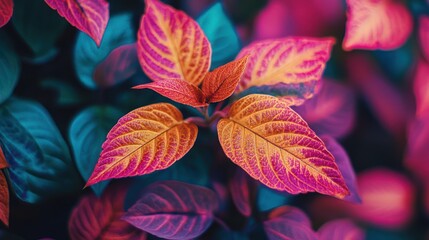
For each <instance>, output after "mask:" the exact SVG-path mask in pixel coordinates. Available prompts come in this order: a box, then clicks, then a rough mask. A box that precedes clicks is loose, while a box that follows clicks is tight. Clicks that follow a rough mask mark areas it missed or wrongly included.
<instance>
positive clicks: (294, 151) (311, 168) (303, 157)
mask: <svg viewBox="0 0 429 240" xmlns="http://www.w3.org/2000/svg"><path fill="white" fill-rule="evenodd" d="M218 134H219V140H220V143H221V145H222V148H223V150H224V152H225V153H226V155H227V156H228V157H229V158H230V159H231V160H232V161H233V162H234V163H235V164H237V165H239V166H240V167H242V168H243V169H244V170H245V171H246V172H247V173H248V174H249V175H250V176H252V177H253V178H255V179H257V180H259V181H261V182H262V183H263V184H265V185H267V186H268V187H270V188H274V189H277V190H281V191H287V192H289V193H292V194H297V193H305V192H319V193H322V194H327V195H332V196H335V197H338V198H344V197H345V196H347V195H348V194H349V191H348V189H347V187H346V185H345V183H344V179H343V177H342V176H341V173H340V171H339V170H338V167H337V165H336V164H335V161H334V157H333V156H332V155H331V154H330V153H329V152H328V150H327V149H326V147H325V145H324V144H323V142H322V141H321V140H320V139H319V138H318V137H317V136H316V134H315V133H314V132H313V131H312V130H311V129H310V128H309V127H308V125H307V123H306V122H305V121H304V120H302V118H301V117H300V116H299V115H298V114H297V113H295V112H294V111H293V110H292V109H290V108H289V107H288V105H287V104H286V103H285V102H283V101H281V100H279V99H277V98H275V97H272V96H268V95H257V94H254V95H249V96H247V97H244V98H242V99H240V100H238V101H237V102H235V103H234V104H233V105H232V107H231V109H230V110H229V113H228V116H227V118H224V119H221V120H220V121H219V123H218Z"/></svg>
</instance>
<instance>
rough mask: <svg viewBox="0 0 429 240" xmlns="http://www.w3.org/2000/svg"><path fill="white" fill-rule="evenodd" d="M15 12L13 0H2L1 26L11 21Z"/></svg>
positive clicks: (0, 11)
mask: <svg viewBox="0 0 429 240" xmlns="http://www.w3.org/2000/svg"><path fill="white" fill-rule="evenodd" d="M12 14H13V0H0V27H3V26H4V25H6V23H8V22H9V20H10V18H11V17H12Z"/></svg>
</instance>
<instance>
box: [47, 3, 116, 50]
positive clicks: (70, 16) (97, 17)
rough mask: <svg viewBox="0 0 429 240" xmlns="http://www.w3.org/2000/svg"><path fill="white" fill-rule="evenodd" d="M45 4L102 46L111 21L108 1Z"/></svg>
mask: <svg viewBox="0 0 429 240" xmlns="http://www.w3.org/2000/svg"><path fill="white" fill-rule="evenodd" d="M45 2H46V3H47V4H48V5H49V6H50V7H51V8H52V9H54V10H57V12H58V14H60V15H61V16H62V17H64V18H65V19H66V20H67V21H68V22H69V23H70V24H71V25H73V26H75V27H76V28H78V29H79V30H81V31H83V32H85V33H86V34H88V35H89V36H90V37H91V38H92V39H94V41H95V43H96V44H97V46H100V43H101V39H102V38H103V34H104V30H106V26H107V22H108V20H109V3H108V2H107V1H106V0H92V1H87V0H45Z"/></svg>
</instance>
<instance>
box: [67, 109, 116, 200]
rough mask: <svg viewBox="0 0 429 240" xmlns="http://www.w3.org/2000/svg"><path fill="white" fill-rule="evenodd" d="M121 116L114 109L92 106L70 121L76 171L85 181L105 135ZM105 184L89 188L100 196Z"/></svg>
mask: <svg viewBox="0 0 429 240" xmlns="http://www.w3.org/2000/svg"><path fill="white" fill-rule="evenodd" d="M121 116H122V114H121V112H120V111H119V110H117V109H116V108H113V107H108V106H93V107H89V108H86V109H84V110H83V111H81V112H80V113H79V114H78V115H77V116H76V117H75V118H74V119H73V120H72V122H71V124H70V129H69V137H70V143H71V147H72V150H73V153H74V157H75V162H76V166H77V169H78V170H79V172H80V174H81V175H82V176H83V178H84V179H85V180H88V179H89V177H90V176H91V173H92V170H93V169H94V167H95V164H96V163H97V160H98V158H99V156H100V153H101V145H102V144H103V142H104V140H105V139H106V135H107V133H108V132H109V130H110V129H111V128H112V126H113V125H115V123H116V122H117V121H118V119H119V118H120V117H121ZM107 184H108V182H107V181H106V182H100V183H98V184H95V185H92V186H91V187H92V189H93V190H94V192H95V194H96V195H97V196H100V195H101V193H102V192H103V190H104V188H106V186H107Z"/></svg>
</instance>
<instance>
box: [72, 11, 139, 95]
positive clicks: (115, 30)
mask: <svg viewBox="0 0 429 240" xmlns="http://www.w3.org/2000/svg"><path fill="white" fill-rule="evenodd" d="M133 42H135V31H134V28H133V25H132V15H131V14H125V13H123V14H119V15H116V16H113V17H111V18H110V20H109V23H108V24H107V27H106V30H105V32H104V36H103V39H102V41H101V44H100V47H97V45H96V44H95V42H94V40H92V38H90V37H89V36H88V35H87V34H85V33H83V32H79V34H78V36H77V40H76V45H75V48H74V65H75V69H76V74H77V76H78V78H79V80H80V81H81V82H82V83H83V84H84V85H85V86H86V87H88V88H90V89H95V88H97V83H96V82H95V81H94V71H95V69H96V67H97V65H98V64H99V63H101V62H102V61H103V60H104V59H105V58H107V56H108V55H109V53H110V52H111V51H112V50H114V49H115V48H117V47H119V46H122V45H125V44H130V43H133Z"/></svg>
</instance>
